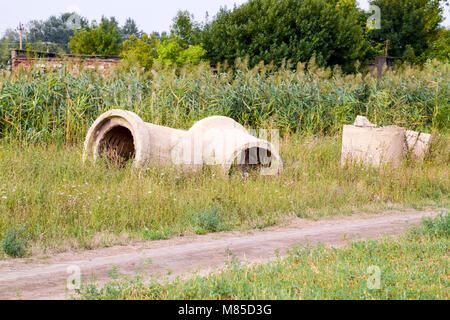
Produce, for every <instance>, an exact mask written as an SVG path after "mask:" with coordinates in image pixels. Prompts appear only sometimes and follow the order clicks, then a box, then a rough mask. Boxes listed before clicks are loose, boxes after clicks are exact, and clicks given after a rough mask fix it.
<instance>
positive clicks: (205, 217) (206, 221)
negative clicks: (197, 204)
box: [197, 207, 221, 233]
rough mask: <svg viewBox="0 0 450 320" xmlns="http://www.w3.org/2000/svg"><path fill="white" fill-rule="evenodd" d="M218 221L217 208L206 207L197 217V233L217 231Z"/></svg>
mask: <svg viewBox="0 0 450 320" xmlns="http://www.w3.org/2000/svg"><path fill="white" fill-rule="evenodd" d="M220 223H221V219H220V216H219V209H218V208H217V207H215V208H213V209H211V208H209V209H206V210H205V211H203V212H201V213H200V214H199V215H198V217H197V224H198V226H199V227H200V230H198V233H207V232H217V231H219V225H220Z"/></svg>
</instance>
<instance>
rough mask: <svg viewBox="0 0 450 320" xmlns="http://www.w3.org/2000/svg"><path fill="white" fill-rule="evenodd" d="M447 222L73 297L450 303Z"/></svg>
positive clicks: (90, 289) (89, 287)
mask: <svg viewBox="0 0 450 320" xmlns="http://www.w3.org/2000/svg"><path fill="white" fill-rule="evenodd" d="M449 236H450V216H449V215H448V214H447V215H441V216H439V218H437V219H435V220H431V219H429V220H424V222H423V223H422V226H421V227H419V228H415V229H412V230H411V231H410V232H409V233H408V234H407V235H403V236H400V237H399V238H387V237H386V238H383V239H380V240H369V241H365V242H355V243H352V244H350V245H349V246H348V247H346V248H339V249H336V248H329V247H324V246H319V247H310V246H305V247H297V248H294V249H292V250H291V251H290V253H289V256H288V257H287V258H277V259H276V260H275V261H272V262H269V263H265V264H256V265H245V264H242V263H240V262H239V261H238V260H237V259H236V258H233V257H232V253H230V255H231V257H232V258H231V259H230V262H229V263H228V266H227V267H226V268H225V269H224V270H222V271H219V272H216V273H212V274H210V275H209V276H197V275H192V276H191V277H188V278H186V276H184V277H183V278H182V277H177V278H176V279H175V280H172V281H166V280H163V281H162V280H161V279H156V278H151V279H150V280H149V279H146V277H145V275H140V276H137V277H136V278H134V279H123V278H120V277H119V278H116V280H111V282H109V283H107V284H106V285H105V286H104V287H101V288H100V287H97V286H96V285H93V284H85V285H84V286H83V287H82V289H81V290H80V291H79V292H78V295H77V296H76V298H78V299H152V300H159V299H161V300H171V299H181V300H183V299H188V300H189V299H195V300H197V299H199V300H201V299H224V300H228V299H243V300H253V299H262V300H265V299H267V300H276V299H442V300H448V299H449V298H450V296H449V291H448V288H449V286H450V277H449V270H448V268H449V255H448V250H449V245H450V240H449V239H450V238H449Z"/></svg>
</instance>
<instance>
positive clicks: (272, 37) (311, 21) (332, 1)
mask: <svg viewBox="0 0 450 320" xmlns="http://www.w3.org/2000/svg"><path fill="white" fill-rule="evenodd" d="M360 16H361V12H360V10H359V9H358V8H357V6H356V3H355V1H354V0H344V1H342V0H341V1H338V0H302V1H298V0H250V1H249V2H247V3H245V4H243V5H241V6H240V7H235V8H234V9H233V10H227V9H226V8H222V9H221V10H220V12H219V13H218V14H217V15H216V17H215V18H214V20H213V21H212V22H211V23H209V24H207V25H206V26H205V27H204V29H203V31H202V34H201V39H200V41H201V43H202V44H203V46H204V48H205V49H206V50H207V56H206V57H207V58H208V59H209V60H210V61H211V62H212V63H218V62H221V61H223V60H228V61H229V62H233V61H234V60H235V59H236V58H238V57H241V58H242V57H245V56H248V57H249V62H250V64H251V65H255V64H257V63H259V62H260V61H264V62H266V63H270V62H272V61H273V62H274V63H275V64H276V65H280V64H281V63H282V61H283V60H284V59H286V60H287V59H289V60H291V62H292V63H297V62H299V61H302V62H304V61H309V60H310V59H311V57H313V56H315V58H316V61H317V63H318V64H319V65H321V66H326V65H335V64H340V65H342V66H343V68H344V70H351V69H352V68H353V66H354V64H355V62H356V61H357V60H363V59H365V57H366V53H367V51H368V48H369V44H368V41H366V39H365V38H364V32H363V27H362V26H361V23H360V20H361V19H360Z"/></svg>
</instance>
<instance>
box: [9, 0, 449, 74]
mask: <svg viewBox="0 0 450 320" xmlns="http://www.w3.org/2000/svg"><path fill="white" fill-rule="evenodd" d="M370 3H371V4H372V5H376V6H378V7H379V8H380V17H379V18H380V21H379V22H380V28H378V29H373V28H370V26H368V24H367V21H368V19H369V17H370V16H371V14H370V13H368V12H364V11H363V10H362V9H360V8H359V7H358V6H357V3H356V1H355V0H249V1H248V2H246V3H244V4H242V5H240V6H235V7H233V8H231V9H228V8H221V9H220V11H219V12H218V14H217V15H215V16H214V17H213V18H212V20H211V21H208V20H206V21H204V22H198V21H196V20H195V18H194V16H193V15H192V14H191V13H189V12H188V11H179V12H178V13H177V15H176V16H175V17H174V18H173V21H172V22H173V23H172V26H171V29H170V30H169V32H167V33H165V32H164V33H162V34H159V33H156V32H153V33H150V34H147V33H145V32H143V31H142V30H139V28H138V27H137V24H136V22H135V21H134V20H133V19H131V18H129V19H127V20H126V22H125V24H124V25H123V26H120V25H119V23H118V21H117V19H116V18H114V17H111V18H106V17H102V19H101V21H100V22H96V21H92V22H89V21H88V20H87V19H86V18H84V17H79V18H78V19H77V23H78V26H77V27H78V28H77V29H74V28H73V27H72V26H71V24H70V23H69V22H70V19H72V18H73V13H65V14H62V15H60V16H59V17H57V16H51V17H50V18H48V19H47V20H45V21H37V20H34V21H31V22H29V23H28V24H27V28H26V30H25V32H24V43H25V47H26V48H27V49H30V50H31V49H33V50H40V51H44V50H50V51H52V52H53V51H56V52H60V53H63V52H70V53H74V54H96V55H121V56H123V57H125V58H126V59H125V60H127V61H132V62H133V63H138V64H139V65H141V66H142V67H144V68H146V69H148V70H150V69H151V68H152V67H153V66H154V64H161V65H165V66H167V65H169V66H172V65H174V66H175V65H176V66H183V65H186V64H197V63H199V62H200V61H202V60H204V61H209V62H210V63H211V64H212V65H215V66H216V65H218V64H221V63H225V62H227V63H228V64H230V65H232V64H233V63H234V61H236V59H237V58H247V59H248V62H249V65H250V66H254V65H257V64H258V63H260V62H261V61H263V62H264V63H266V64H270V63H273V64H274V65H275V66H280V65H282V64H285V63H286V62H287V61H290V63H291V64H293V65H295V64H296V63H297V62H305V61H309V60H310V59H312V58H314V59H315V61H316V63H317V64H318V65H319V66H323V67H325V66H335V65H339V66H341V67H342V69H343V70H344V71H346V72H352V71H355V70H356V68H357V67H358V65H360V64H365V63H367V62H368V61H370V60H372V59H373V58H374V57H375V56H377V55H384V53H385V49H386V46H388V49H389V55H391V56H394V57H397V58H400V60H402V61H408V62H410V63H417V64H422V63H424V62H425V61H426V60H427V59H439V60H442V61H448V59H449V58H450V49H449V48H450V30H449V29H447V28H444V27H441V26H440V23H441V22H442V21H443V19H444V17H443V8H444V6H448V5H449V0H372V1H370ZM18 37H19V35H18V32H17V31H14V30H12V29H9V30H7V31H6V32H5V34H4V35H3V37H2V39H1V40H0V65H1V64H3V65H4V64H5V63H6V61H7V60H8V58H9V56H8V54H9V49H10V48H12V47H18V41H19V39H18Z"/></svg>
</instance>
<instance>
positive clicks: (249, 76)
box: [0, 62, 450, 143]
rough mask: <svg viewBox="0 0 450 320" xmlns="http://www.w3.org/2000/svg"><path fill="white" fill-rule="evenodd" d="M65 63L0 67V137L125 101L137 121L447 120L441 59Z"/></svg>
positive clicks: (27, 135) (410, 123)
mask: <svg viewBox="0 0 450 320" xmlns="http://www.w3.org/2000/svg"><path fill="white" fill-rule="evenodd" d="M70 69H71V68H70V66H65V67H62V68H60V69H58V70H49V71H46V72H43V71H41V70H39V69H34V70H29V71H25V70H21V71H13V72H3V73H0V139H3V140H5V139H6V140H16V141H17V140H18V141H27V142H43V143H48V142H58V143H78V142H80V141H82V139H83V138H84V136H85V134H86V132H87V129H88V127H89V126H90V124H91V123H92V122H93V121H94V120H95V118H96V117H97V116H98V115H99V114H101V113H103V112H105V111H107V110H109V109H112V108H122V109H127V110H131V111H134V112H135V113H137V114H138V115H139V116H141V117H142V118H143V119H144V121H147V122H152V123H155V124H161V125H166V126H172V127H177V128H189V127H190V126H191V125H192V124H193V123H194V122H195V121H197V120H200V119H202V118H204V117H207V116H211V115H224V116H229V117H232V118H234V119H235V120H237V121H239V122H240V123H242V124H244V125H245V126H248V127H253V128H262V127H272V128H278V129H280V131H281V132H282V133H287V132H291V133H293V132H297V133H301V134H305V135H312V134H318V135H328V134H335V133H337V132H339V130H341V127H342V125H343V124H348V123H352V122H353V120H354V118H355V117H356V115H358V114H360V115H365V116H367V117H368V118H369V120H371V121H372V122H374V123H377V124H379V125H399V126H405V127H408V128H411V129H415V130H422V131H431V130H443V129H445V130H447V129H448V123H449V120H450V109H449V106H450V88H449V81H448V79H450V72H449V70H450V69H449V64H442V63H437V62H429V63H428V64H426V65H425V66H424V67H423V68H422V69H419V68H414V67H407V66H403V67H402V68H400V69H397V70H388V71H386V72H385V75H384V76H383V78H382V79H377V77H376V76H375V74H374V73H368V74H360V73H358V74H351V75H345V74H342V73H341V72H339V70H334V72H331V71H330V70H324V69H320V68H317V67H315V66H314V64H313V63H310V64H309V65H308V67H307V71H306V68H305V65H304V64H298V65H297V68H296V69H292V68H288V67H286V68H281V69H279V70H273V69H272V68H271V67H270V66H264V65H262V64H261V65H259V66H258V67H255V68H254V69H251V70H250V69H248V68H247V65H246V63H245V62H242V63H240V64H238V67H237V68H236V69H235V70H228V69H225V70H221V69H220V68H219V70H218V71H213V70H211V69H210V68H209V67H207V66H199V67H196V68H195V69H194V70H192V69H191V70H189V71H186V70H177V71H175V70H160V71H158V72H156V71H153V72H152V73H144V72H142V71H140V70H138V69H136V70H135V71H129V70H128V71H126V72H125V71H124V69H123V68H120V66H119V67H117V68H115V69H111V70H110V72H109V74H107V75H106V76H102V75H100V74H99V73H97V72H95V71H93V70H91V71H89V70H87V71H82V72H79V73H78V74H75V73H74V72H71V70H70Z"/></svg>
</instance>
